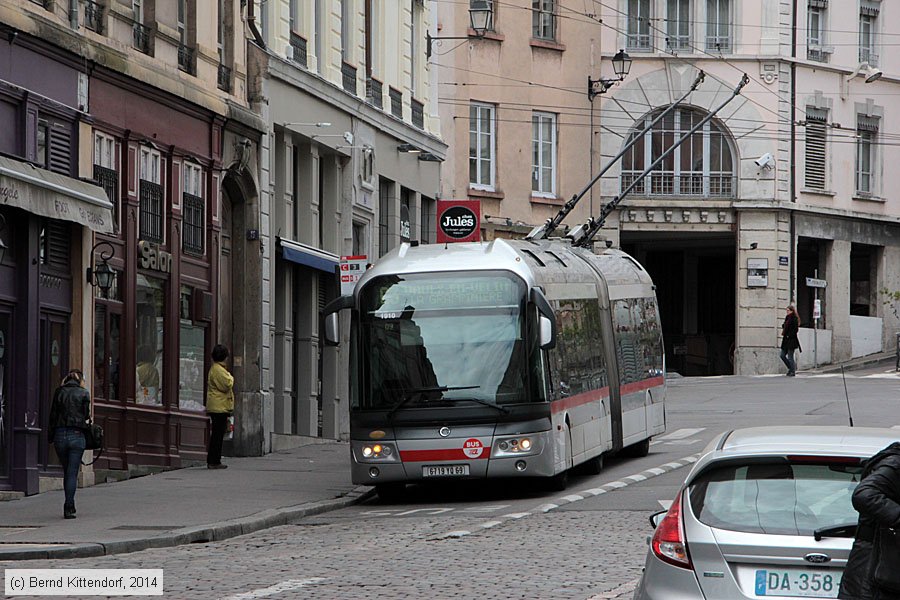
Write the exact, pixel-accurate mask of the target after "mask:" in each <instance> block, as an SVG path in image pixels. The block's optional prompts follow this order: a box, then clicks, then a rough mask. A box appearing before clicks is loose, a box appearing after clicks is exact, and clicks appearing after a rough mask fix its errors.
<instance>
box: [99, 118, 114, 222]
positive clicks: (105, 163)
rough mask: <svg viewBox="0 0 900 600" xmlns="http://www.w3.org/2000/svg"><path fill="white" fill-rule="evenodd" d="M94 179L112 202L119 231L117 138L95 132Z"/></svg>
mask: <svg viewBox="0 0 900 600" xmlns="http://www.w3.org/2000/svg"><path fill="white" fill-rule="evenodd" d="M94 181H95V182H96V184H97V185H99V186H100V187H102V188H103V190H104V191H105V192H106V196H107V197H108V198H109V201H110V203H111V204H112V220H113V229H114V230H115V231H116V232H118V231H119V173H118V171H117V170H116V140H115V139H114V138H113V137H111V136H108V135H106V134H105V133H100V132H99V131H98V132H95V133H94Z"/></svg>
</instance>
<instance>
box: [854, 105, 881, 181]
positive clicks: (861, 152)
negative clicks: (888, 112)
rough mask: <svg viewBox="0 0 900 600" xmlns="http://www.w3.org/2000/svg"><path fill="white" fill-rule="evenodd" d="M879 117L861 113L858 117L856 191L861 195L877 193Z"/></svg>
mask: <svg viewBox="0 0 900 600" xmlns="http://www.w3.org/2000/svg"><path fill="white" fill-rule="evenodd" d="M877 138H878V119H877V118H874V117H866V116H863V115H859V116H858V117H857V118H856V192H857V194H859V195H861V196H871V195H873V194H874V193H875V146H876V141H877Z"/></svg>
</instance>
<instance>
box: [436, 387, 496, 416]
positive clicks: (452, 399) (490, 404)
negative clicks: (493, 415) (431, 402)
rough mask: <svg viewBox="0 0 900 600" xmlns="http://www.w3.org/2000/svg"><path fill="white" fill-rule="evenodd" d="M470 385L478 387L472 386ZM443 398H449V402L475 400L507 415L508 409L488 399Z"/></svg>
mask: <svg viewBox="0 0 900 600" xmlns="http://www.w3.org/2000/svg"><path fill="white" fill-rule="evenodd" d="M472 387H478V386H477V385H476V386H472ZM445 400H449V401H450V402H477V403H478V404H483V405H485V406H490V407H491V408H496V409H497V410H499V411H500V412H502V413H503V414H506V415H508V414H509V409H508V408H507V407H505V406H500V405H499V404H497V403H495V402H491V401H490V400H482V399H481V398H445Z"/></svg>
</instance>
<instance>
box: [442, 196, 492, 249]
mask: <svg viewBox="0 0 900 600" xmlns="http://www.w3.org/2000/svg"><path fill="white" fill-rule="evenodd" d="M437 221H438V222H437V241H438V243H439V244H444V243H447V242H478V241H480V240H481V202H480V201H478V200H438V201H437Z"/></svg>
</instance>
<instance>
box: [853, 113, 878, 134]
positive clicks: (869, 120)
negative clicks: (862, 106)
mask: <svg viewBox="0 0 900 600" xmlns="http://www.w3.org/2000/svg"><path fill="white" fill-rule="evenodd" d="M878 120H879V119H878V117H866V116H864V115H859V116H858V117H857V118H856V128H857V129H859V130H860V131H869V132H872V133H878Z"/></svg>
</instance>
